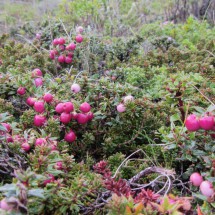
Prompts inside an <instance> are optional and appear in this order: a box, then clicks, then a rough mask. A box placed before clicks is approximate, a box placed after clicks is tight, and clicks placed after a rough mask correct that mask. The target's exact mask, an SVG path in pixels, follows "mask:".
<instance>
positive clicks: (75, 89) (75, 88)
mask: <svg viewBox="0 0 215 215" xmlns="http://www.w3.org/2000/svg"><path fill="white" fill-rule="evenodd" d="M71 91H72V92H73V93H78V92H80V91H81V87H80V85H79V84H73V85H72V86H71Z"/></svg>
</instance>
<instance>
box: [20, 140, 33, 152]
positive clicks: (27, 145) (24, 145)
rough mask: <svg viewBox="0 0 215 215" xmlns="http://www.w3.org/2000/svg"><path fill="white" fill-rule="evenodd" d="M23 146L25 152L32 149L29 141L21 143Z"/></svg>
mask: <svg viewBox="0 0 215 215" xmlns="http://www.w3.org/2000/svg"><path fill="white" fill-rule="evenodd" d="M21 148H22V149H23V150H24V151H25V152H28V151H29V150H30V149H31V146H30V145H29V144H28V143H27V142H24V143H23V144H22V145H21Z"/></svg>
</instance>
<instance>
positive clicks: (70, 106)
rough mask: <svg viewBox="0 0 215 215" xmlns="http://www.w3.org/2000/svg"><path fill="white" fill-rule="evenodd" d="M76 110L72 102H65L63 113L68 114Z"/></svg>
mask: <svg viewBox="0 0 215 215" xmlns="http://www.w3.org/2000/svg"><path fill="white" fill-rule="evenodd" d="M73 110H74V106H73V104H72V102H65V103H64V104H63V111H64V112H66V113H70V112H72V111H73Z"/></svg>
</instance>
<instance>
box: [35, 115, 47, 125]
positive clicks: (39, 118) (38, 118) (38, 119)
mask: <svg viewBox="0 0 215 215" xmlns="http://www.w3.org/2000/svg"><path fill="white" fill-rule="evenodd" d="M45 122H46V117H45V116H42V115H35V116H34V125H35V126H37V127H41V126H43V125H44V124H45Z"/></svg>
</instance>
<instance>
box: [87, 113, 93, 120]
mask: <svg viewBox="0 0 215 215" xmlns="http://www.w3.org/2000/svg"><path fill="white" fill-rule="evenodd" d="M87 117H88V121H91V120H92V119H93V118H94V114H93V112H89V113H87Z"/></svg>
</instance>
